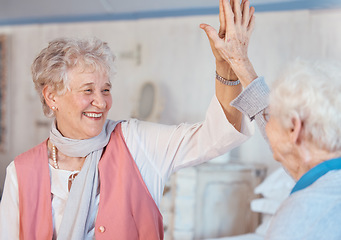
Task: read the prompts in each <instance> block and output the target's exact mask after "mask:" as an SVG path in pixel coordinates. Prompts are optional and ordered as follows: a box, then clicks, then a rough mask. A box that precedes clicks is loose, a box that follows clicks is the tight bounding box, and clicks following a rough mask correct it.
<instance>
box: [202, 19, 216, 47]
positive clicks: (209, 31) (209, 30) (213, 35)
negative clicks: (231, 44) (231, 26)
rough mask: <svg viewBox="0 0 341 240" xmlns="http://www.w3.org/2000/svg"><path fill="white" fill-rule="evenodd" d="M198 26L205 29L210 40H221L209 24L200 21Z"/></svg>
mask: <svg viewBox="0 0 341 240" xmlns="http://www.w3.org/2000/svg"><path fill="white" fill-rule="evenodd" d="M200 28H201V29H202V30H204V31H205V33H206V35H207V37H208V39H209V40H210V41H213V42H216V41H219V40H221V39H220V37H219V36H218V33H217V31H216V30H215V29H214V28H213V27H211V26H210V25H208V24H205V23H202V24H200Z"/></svg>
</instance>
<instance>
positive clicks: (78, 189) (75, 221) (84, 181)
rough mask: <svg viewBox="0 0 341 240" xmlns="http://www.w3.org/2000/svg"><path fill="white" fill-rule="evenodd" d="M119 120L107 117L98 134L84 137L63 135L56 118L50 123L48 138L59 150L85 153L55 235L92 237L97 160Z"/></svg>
mask: <svg viewBox="0 0 341 240" xmlns="http://www.w3.org/2000/svg"><path fill="white" fill-rule="evenodd" d="M118 123H119V122H115V121H111V120H106V122H105V124H104V126H103V129H102V131H101V133H100V134H99V135H97V136H96V137H93V138H90V139H85V140H77V139H70V138H66V137H63V136H62V135H61V133H60V132H59V131H58V130H57V128H56V124H55V121H54V122H53V123H52V128H51V131H50V141H51V142H52V144H54V145H55V146H56V147H57V149H58V151H60V152H62V153H63V154H65V155H67V156H69V157H86V158H85V161H84V164H83V167H82V169H81V171H80V172H79V174H78V175H77V177H76V178H75V180H74V181H73V183H72V187H71V190H70V193H69V197H68V200H67V202H66V206H65V210H64V215H63V218H62V222H61V225H60V229H59V231H58V238H57V239H60V240H65V239H84V240H85V239H92V238H93V237H94V235H93V231H92V229H93V223H94V222H95V219H93V218H94V217H95V216H96V214H90V213H92V212H94V211H95V212H97V210H98V209H97V207H98V206H97V205H96V202H95V198H96V195H97V194H98V190H99V179H98V162H99V160H100V158H101V156H102V152H103V148H104V147H105V146H106V145H107V144H108V142H109V139H110V135H111V133H112V131H113V130H114V128H115V126H116V125H117V124H118Z"/></svg>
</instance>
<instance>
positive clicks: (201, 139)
mask: <svg viewBox="0 0 341 240" xmlns="http://www.w3.org/2000/svg"><path fill="white" fill-rule="evenodd" d="M253 11H254V9H253V8H250V7H249V2H248V1H242V3H241V5H240V3H239V1H237V0H233V1H231V4H230V3H229V1H227V0H220V24H221V29H220V32H219V34H217V33H216V32H215V30H214V29H212V28H210V29H209V30H210V31H212V32H211V34H215V36H216V37H217V38H220V39H221V42H222V43H223V45H224V47H226V49H228V52H227V53H226V54H227V55H229V58H230V61H229V62H226V61H225V60H224V59H223V58H222V57H220V54H219V53H218V52H217V48H216V47H215V46H214V45H211V47H212V50H213V53H214V55H215V57H216V72H217V75H216V94H215V96H214V97H213V99H212V101H211V104H210V106H209V108H208V110H207V115H206V119H205V120H204V121H203V122H201V123H197V124H192V125H191V124H180V125H178V126H165V125H160V124H155V123H147V122H142V121H139V120H136V119H130V120H126V121H112V120H108V119H107V114H108V111H109V110H110V108H111V105H112V99H111V93H110V89H111V87H112V83H111V78H112V73H113V63H114V62H113V61H114V56H113V54H112V52H111V50H110V49H109V47H108V45H107V44H106V43H104V42H102V41H100V40H98V39H91V40H75V39H56V40H53V41H52V42H50V43H49V45H48V47H46V48H45V49H43V50H42V51H41V52H40V54H39V55H38V56H37V58H36V59H35V61H34V63H33V65H32V75H33V81H34V83H35V86H36V89H37V91H38V93H39V95H40V97H41V101H42V104H43V110H44V113H45V115H46V116H48V117H54V118H55V119H54V121H53V124H52V127H51V131H50V136H49V138H48V139H46V140H45V141H44V142H42V143H41V144H39V145H37V146H36V147H34V148H32V149H30V150H28V151H27V152H25V153H23V154H21V155H19V156H18V157H17V158H16V159H15V160H14V161H13V162H12V163H11V164H10V165H9V166H8V168H7V175H6V180H5V187H4V192H3V197H2V201H1V205H0V238H1V239H10V240H14V239H25V240H26V239H38V240H46V239H77V240H78V239H94V238H96V239H122V240H132V239H143V240H154V239H163V223H162V216H161V214H160V211H159V208H158V206H159V204H160V200H161V197H162V193H163V188H164V185H165V183H166V181H167V179H168V177H169V176H170V175H171V174H172V173H173V172H175V171H177V170H179V169H181V168H183V167H188V166H194V165H197V164H201V163H203V162H206V161H208V160H210V159H212V158H214V157H217V156H219V155H221V154H224V153H226V152H228V151H230V150H231V149H232V148H234V147H236V146H238V145H240V144H241V143H242V142H244V141H245V140H246V139H247V138H248V137H249V136H250V135H251V134H252V127H251V125H250V119H256V120H257V121H259V120H260V119H262V118H261V116H260V115H261V114H260V113H261V111H262V109H264V108H265V107H266V102H265V101H264V98H263V97H262V96H263V95H266V93H267V91H268V89H267V87H266V85H265V84H264V82H263V80H262V79H261V78H257V76H256V75H255V73H254V71H251V72H252V74H251V75H252V76H251V78H250V74H249V73H250V69H249V67H250V64H249V61H248V58H247V47H248V42H249V38H250V35H251V32H252V29H253V23H254V18H253ZM233 15H235V16H236V17H235V19H236V20H231V19H233V18H234V17H233ZM201 27H202V28H203V29H205V31H206V32H207V30H208V26H206V25H202V26H201ZM227 29H228V32H227V31H226V30H227ZM230 40H232V41H230ZM240 50H242V51H240ZM232 65H233V67H234V68H235V69H236V70H238V73H239V75H238V76H237V75H235V74H234V72H233V70H232V68H231V66H232ZM244 73H248V76H245V75H244ZM238 79H239V80H238ZM250 79H251V81H250ZM254 79H255V80H254ZM252 80H254V81H252ZM240 83H241V84H240ZM241 85H243V86H244V87H245V88H246V89H245V91H243V92H242V86H241ZM248 85H249V86H248ZM251 93H252V94H253V96H257V95H258V96H259V97H258V98H257V97H256V98H254V99H255V100H253V101H250V102H245V101H244V100H245V99H250V98H249V97H247V96H248V95H250V94H251ZM233 99H235V100H234V101H233V103H232V105H233V106H232V105H230V103H231V101H232V100H233ZM243 99H244V100H243ZM237 109H240V111H242V112H243V114H242V113H241V112H240V111H239V110H237ZM260 123H261V120H260Z"/></svg>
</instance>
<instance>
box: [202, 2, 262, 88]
mask: <svg viewBox="0 0 341 240" xmlns="http://www.w3.org/2000/svg"><path fill="white" fill-rule="evenodd" d="M254 11H255V9H254V8H253V7H250V2H249V1H248V0H242V2H241V3H240V0H230V1H229V0H219V22H220V29H219V32H217V31H216V30H215V29H214V28H213V27H211V26H210V25H208V24H201V25H200V28H202V29H203V30H204V31H205V32H206V34H207V37H208V39H209V41H210V45H211V49H212V52H213V54H214V56H215V58H216V61H217V63H221V62H225V64H226V66H227V67H231V68H232V70H233V71H234V73H235V74H236V75H237V77H238V78H239V80H240V81H241V83H242V85H243V86H244V87H246V86H247V85H248V84H250V83H251V82H252V81H253V80H254V79H256V78H257V74H256V72H255V71H254V69H253V66H252V64H251V62H250V60H249V58H248V46H249V40H250V37H251V33H252V31H253V29H254V25H255V17H254V15H253V14H254ZM228 65H229V66H228Z"/></svg>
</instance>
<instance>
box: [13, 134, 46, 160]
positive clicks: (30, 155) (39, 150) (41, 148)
mask: <svg viewBox="0 0 341 240" xmlns="http://www.w3.org/2000/svg"><path fill="white" fill-rule="evenodd" d="M46 144H47V140H45V141H43V142H42V143H40V144H38V145H36V146H35V147H33V148H31V149H29V150H28V151H26V152H24V153H22V154H20V155H18V156H17V157H16V158H15V159H14V163H15V165H18V164H20V165H22V164H26V163H28V161H27V160H28V159H35V158H37V156H41V155H43V154H45V155H47V147H46Z"/></svg>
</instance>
